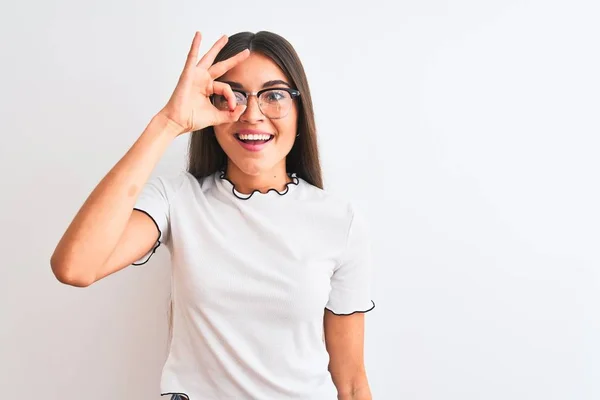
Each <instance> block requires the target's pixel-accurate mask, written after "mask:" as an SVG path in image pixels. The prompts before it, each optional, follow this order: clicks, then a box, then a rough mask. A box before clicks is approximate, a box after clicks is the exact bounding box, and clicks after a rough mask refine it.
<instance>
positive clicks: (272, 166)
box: [214, 53, 298, 176]
mask: <svg viewBox="0 0 600 400" xmlns="http://www.w3.org/2000/svg"><path fill="white" fill-rule="evenodd" d="M218 80H219V81H222V82H227V83H229V85H230V86H231V88H232V89H233V90H234V91H235V90H236V89H237V90H240V91H244V92H248V93H250V92H258V91H260V90H263V89H270V88H291V89H295V88H292V87H291V86H290V82H289V81H288V79H287V78H286V77H285V74H284V73H283V71H282V70H281V69H280V68H279V67H278V66H277V64H275V63H274V62H273V61H272V60H271V59H270V58H268V57H266V56H264V55H262V54H259V53H251V54H250V56H249V57H248V58H247V59H246V60H244V61H243V62H242V63H240V64H238V65H236V66H235V67H234V68H232V69H230V70H229V71H227V73H226V74H224V75H223V76H221V77H220V78H219V79H218ZM282 93H283V92H267V93H266V94H265V95H263V101H262V105H261V107H262V109H263V110H264V111H265V112H266V113H267V114H269V115H270V113H269V111H268V110H271V112H273V111H275V109H276V108H277V104H276V103H278V99H280V98H281V94H282ZM283 94H286V93H283ZM238 96H239V94H238ZM296 102H297V100H296V99H292V101H291V107H290V108H289V112H288V113H287V115H286V116H285V117H282V118H277V119H272V118H268V117H266V116H265V115H264V114H263V113H262V112H261V110H260V108H259V105H258V103H259V100H258V99H257V97H256V96H252V95H251V96H248V98H247V108H246V110H245V111H244V114H242V116H241V117H240V119H239V120H238V121H237V122H234V123H227V124H221V125H216V126H214V131H215V135H216V138H217V141H218V142H219V144H220V145H221V148H222V149H223V150H224V151H225V154H227V157H228V158H229V163H233V164H235V167H237V168H238V169H240V170H241V171H242V172H243V173H244V174H246V175H252V176H257V175H260V174H263V173H265V172H271V171H273V170H278V171H277V172H283V171H285V157H286V156H287V154H288V153H289V152H290V150H291V148H292V146H293V144H294V141H295V139H296V131H297V122H298V110H297V104H296ZM264 139H267V141H265V140H264Z"/></svg>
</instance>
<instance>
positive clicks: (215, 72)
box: [208, 49, 250, 79]
mask: <svg viewBox="0 0 600 400" xmlns="http://www.w3.org/2000/svg"><path fill="white" fill-rule="evenodd" d="M249 55H250V50H248V49H244V50H242V51H240V52H239V53H237V54H236V55H235V56H233V57H230V58H228V59H227V60H223V61H220V62H218V63H216V64H215V65H213V66H212V67H210V68H209V70H208V72H209V73H210V76H211V77H212V78H213V79H217V78H218V77H220V76H221V75H223V74H224V73H225V72H227V71H229V70H230V69H231V68H233V67H235V66H236V65H238V64H239V63H241V62H242V61H244V60H245V59H246V58H248V56H249Z"/></svg>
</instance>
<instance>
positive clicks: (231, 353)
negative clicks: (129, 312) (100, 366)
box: [134, 172, 375, 400]
mask: <svg viewBox="0 0 600 400" xmlns="http://www.w3.org/2000/svg"><path fill="white" fill-rule="evenodd" d="M292 178H293V182H292V183H290V184H288V185H287V186H286V189H285V190H284V191H282V192H278V191H276V190H270V191H269V192H267V193H261V192H258V191H255V192H254V193H252V194H251V195H244V194H242V193H239V192H238V191H237V190H235V187H234V185H233V184H232V183H231V182H230V181H229V180H227V179H226V178H225V177H224V174H223V173H222V172H217V173H215V174H213V175H211V176H208V177H206V178H204V179H202V180H198V179H196V178H195V177H194V176H193V175H191V174H190V173H188V172H181V173H180V174H178V175H176V176H172V177H168V178H167V177H155V178H152V179H150V181H149V182H148V183H147V184H146V185H145V187H144V188H143V190H142V192H141V193H140V196H139V198H138V200H137V203H136V205H135V208H136V209H138V210H140V211H143V212H145V213H147V214H148V215H149V216H150V217H151V218H152V219H153V220H154V221H155V223H156V225H157V227H158V229H159V231H160V235H159V238H158V240H157V242H156V245H155V246H154V248H153V249H152V250H151V251H150V252H149V253H148V254H146V256H145V257H143V258H142V259H140V260H138V261H137V262H135V263H134V265H141V264H144V263H145V262H147V261H148V260H149V259H150V257H151V256H152V254H153V253H154V252H155V251H156V249H157V248H158V247H159V246H160V244H161V243H164V244H165V245H166V246H167V247H168V248H169V251H170V254H171V265H172V278H173V279H172V282H173V287H172V291H173V292H172V300H173V329H172V336H171V340H170V349H169V355H168V358H167V360H166V363H165V365H164V368H163V372H162V378H161V392H162V393H163V395H170V394H174V393H180V394H185V395H187V396H188V397H189V398H190V400H217V399H219V400H220V399H236V400H239V399H243V400H250V399H252V400H287V399H302V400H335V399H337V391H336V389H335V386H334V385H333V382H332V379H331V375H330V373H329V372H328V363H329V355H328V353H327V350H326V348H325V344H324V342H323V314H324V312H325V308H327V309H329V310H331V311H332V312H334V313H336V314H352V313H355V312H367V311H370V310H371V309H373V308H374V306H375V304H374V303H373V302H372V301H371V294H370V278H371V276H370V274H371V271H370V269H371V256H370V249H369V237H368V232H367V225H366V223H365V220H364V219H363V218H361V217H360V214H357V213H356V211H355V209H354V208H353V207H352V206H351V205H350V204H349V203H348V202H346V201H343V200H340V199H338V198H336V197H335V196H333V195H331V194H329V193H327V192H325V191H323V190H321V189H319V188H317V187H315V186H313V185H311V184H309V183H308V182H306V181H304V180H303V179H301V178H298V177H297V176H295V175H292Z"/></svg>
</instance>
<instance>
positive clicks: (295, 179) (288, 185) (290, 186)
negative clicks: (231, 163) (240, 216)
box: [217, 170, 300, 200]
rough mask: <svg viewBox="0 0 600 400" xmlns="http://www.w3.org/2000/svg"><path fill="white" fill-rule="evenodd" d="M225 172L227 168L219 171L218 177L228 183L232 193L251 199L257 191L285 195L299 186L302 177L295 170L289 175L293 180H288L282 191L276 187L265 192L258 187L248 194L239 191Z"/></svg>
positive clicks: (242, 198)
mask: <svg viewBox="0 0 600 400" xmlns="http://www.w3.org/2000/svg"><path fill="white" fill-rule="evenodd" d="M225 174H226V171H225V170H220V171H217V178H218V179H219V180H220V181H221V182H224V183H225V184H226V186H228V188H229V189H230V190H231V193H232V194H233V195H234V196H235V197H237V198H238V199H240V200H249V199H250V198H251V197H252V196H254V195H255V193H257V196H267V195H269V194H270V193H271V192H273V193H276V194H278V195H279V196H285V195H286V194H288V193H290V191H291V190H292V189H293V187H295V186H298V185H299V184H300V178H298V175H297V174H296V173H295V172H294V173H288V177H290V178H291V182H287V183H286V184H285V188H284V189H283V190H281V191H280V190H277V189H275V188H272V189H269V190H267V191H266V192H264V193H263V192H261V191H260V190H258V189H254V190H253V191H252V192H251V193H249V194H246V193H242V192H240V191H238V190H237V189H236V188H235V184H234V183H233V182H232V181H230V180H229V178H227V177H226V176H225Z"/></svg>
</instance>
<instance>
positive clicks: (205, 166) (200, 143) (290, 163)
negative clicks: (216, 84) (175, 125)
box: [188, 31, 323, 189]
mask: <svg viewBox="0 0 600 400" xmlns="http://www.w3.org/2000/svg"><path fill="white" fill-rule="evenodd" d="M245 49H249V50H250V51H251V52H257V53H261V54H262V55H264V56H266V57H268V58H270V59H271V60H273V62H275V64H277V65H278V66H279V68H281V70H282V71H283V73H284V74H285V75H286V77H287V79H289V80H290V84H291V85H292V87H294V88H295V89H297V90H299V91H300V97H298V98H297V101H298V103H297V104H298V127H297V134H298V137H297V138H296V141H295V143H294V146H293V147H292V149H291V150H290V152H289V153H288V155H287V157H286V170H287V172H288V173H296V174H297V176H298V177H299V178H302V179H304V180H305V181H307V182H308V183H310V184H312V185H314V186H317V187H319V188H321V189H322V188H323V178H322V174H321V163H320V160H319V149H318V145H317V130H316V126H315V117H314V113H313V105H312V99H311V96H310V89H309V87H308V81H307V79H306V74H305V72H304V67H303V66H302V63H301V62H300V58H299V57H298V54H297V53H296V50H294V48H293V47H292V45H291V44H290V43H289V42H288V41H287V40H286V39H284V38H283V37H281V36H279V35H277V34H275V33H272V32H267V31H261V32H258V33H252V32H240V33H236V34H235V35H232V36H230V37H229V40H228V42H227V44H226V45H225V47H223V49H221V51H220V52H219V54H218V55H217V57H216V58H215V61H214V62H215V63H217V62H219V61H223V60H226V59H228V58H230V57H232V56H234V55H236V54H237V53H239V52H240V51H243V50H245ZM190 135H191V137H190V142H189V152H188V157H189V159H188V172H189V173H190V174H192V175H194V176H195V177H196V178H197V179H201V178H204V177H206V176H209V175H212V174H213V173H215V172H217V171H220V170H222V169H224V168H226V165H227V155H226V154H225V152H224V151H223V149H222V148H221V146H220V145H219V143H218V142H217V139H216V137H215V135H214V129H213V127H212V126H209V127H206V128H204V129H201V130H198V131H194V132H192V133H191V134H190Z"/></svg>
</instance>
